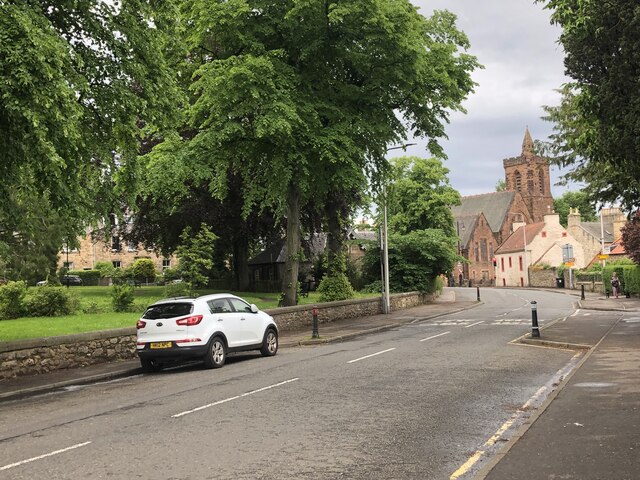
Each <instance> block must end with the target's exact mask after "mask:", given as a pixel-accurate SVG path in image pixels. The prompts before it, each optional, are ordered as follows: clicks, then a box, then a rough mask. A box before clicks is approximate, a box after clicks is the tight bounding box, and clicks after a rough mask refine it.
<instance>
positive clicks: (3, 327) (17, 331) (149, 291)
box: [0, 286, 375, 342]
mask: <svg viewBox="0 0 640 480" xmlns="http://www.w3.org/2000/svg"><path fill="white" fill-rule="evenodd" d="M33 288H36V287H33ZM69 290H70V291H71V293H72V294H73V295H75V296H76V297H77V298H78V301H79V304H80V309H79V311H78V313H76V314H75V315H65V316H61V317H24V318H16V319H13V320H0V342H9V341H12V340H21V339H26V338H43V337H55V336H60V335H69V334H73V333H82V332H92V331H98V330H111V329H114V328H124V327H133V326H135V324H136V321H137V320H138V318H140V315H141V314H142V312H143V311H144V309H145V308H146V307H147V306H148V305H151V304H152V303H153V302H155V301H157V300H160V299H162V298H165V294H164V287H155V286H154V287H140V288H136V289H135V292H134V294H135V300H134V305H135V311H134V312H126V313H121V312H118V313H116V312H113V311H111V310H112V308H111V288H110V287H71V288H70V289H69ZM216 292H219V291H215V290H199V291H198V292H197V293H198V295H206V294H208V293H216ZM235 294H236V295H238V296H239V297H242V298H244V299H245V300H246V301H247V302H249V303H255V304H256V305H257V306H258V308H260V309H261V310H268V309H270V308H276V307H277V306H278V299H279V297H280V294H278V293H256V292H239V293H235ZM357 296H358V297H365V296H375V295H371V294H368V295H360V294H358V295H357ZM319 297H320V295H319V294H318V293H316V292H311V293H309V296H308V297H302V298H300V304H301V305H305V304H306V305H309V304H314V303H320V300H319ZM87 311H90V312H97V313H85V312H87Z"/></svg>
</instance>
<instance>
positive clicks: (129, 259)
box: [58, 227, 178, 273]
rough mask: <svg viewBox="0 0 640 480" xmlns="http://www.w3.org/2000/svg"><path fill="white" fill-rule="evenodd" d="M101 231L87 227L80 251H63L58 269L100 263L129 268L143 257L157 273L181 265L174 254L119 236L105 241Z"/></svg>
mask: <svg viewBox="0 0 640 480" xmlns="http://www.w3.org/2000/svg"><path fill="white" fill-rule="evenodd" d="M98 232H100V231H98ZM98 232H96V231H94V230H92V229H91V228H89V227H87V228H86V230H85V235H84V236H83V237H81V238H79V239H78V242H79V247H78V248H66V247H65V248H63V249H62V251H61V252H60V254H59V258H58V268H64V267H66V268H68V269H69V270H91V269H93V268H94V267H95V265H96V263H98V262H108V263H111V265H113V266H114V267H115V268H126V267H129V266H131V265H132V264H133V262H135V261H136V260H138V259H141V258H149V259H151V260H153V263H154V265H155V267H156V272H158V273H160V272H162V271H163V270H166V269H167V268H175V267H176V266H177V265H178V261H177V257H176V256H175V255H171V256H163V255H158V254H157V253H156V252H154V251H153V250H149V249H144V248H143V247H142V246H140V245H131V244H125V243H124V242H122V241H121V239H120V237H119V236H117V235H114V236H111V237H110V238H109V239H105V237H104V235H102V234H101V233H98Z"/></svg>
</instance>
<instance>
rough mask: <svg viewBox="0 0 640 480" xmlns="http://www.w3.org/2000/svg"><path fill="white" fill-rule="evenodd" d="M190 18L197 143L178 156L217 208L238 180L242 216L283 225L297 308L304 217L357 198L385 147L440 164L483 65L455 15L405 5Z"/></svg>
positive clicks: (246, 6) (231, 9)
mask: <svg viewBox="0 0 640 480" xmlns="http://www.w3.org/2000/svg"><path fill="white" fill-rule="evenodd" d="M182 18H183V20H184V22H185V26H186V28H185V31H186V34H187V49H188V52H189V53H188V56H187V65H188V67H189V68H191V71H193V76H192V83H191V85H190V93H191V96H190V98H191V104H190V105H189V108H188V109H187V110H186V114H187V120H188V126H189V128H190V130H192V131H193V132H194V135H193V137H192V138H190V139H188V140H184V141H183V140H177V139H175V140H174V142H173V144H172V147H173V146H178V147H180V150H181V151H183V152H185V153H184V155H185V158H188V159H189V165H191V166H192V167H193V170H194V171H195V172H197V173H196V175H198V177H199V178H200V179H201V181H203V182H205V183H206V185H207V186H208V188H209V190H210V192H211V194H212V196H214V197H216V198H219V199H223V198H224V197H225V196H226V195H227V194H228V192H229V186H228V172H230V171H231V172H233V173H234V174H237V175H239V176H240V177H241V179H242V183H243V198H242V208H243V214H244V215H245V216H247V215H248V214H249V213H250V212H251V211H252V210H253V209H254V208H256V207H257V208H258V209H264V208H268V209H270V210H272V211H274V212H276V214H277V215H279V216H280V217H282V216H284V217H286V219H287V222H286V228H287V234H286V237H287V252H288V258H287V263H286V267H285V272H286V273H285V275H286V278H285V279H284V281H283V285H284V290H285V304H287V305H293V304H295V291H296V284H297V274H298V261H299V249H300V237H301V222H300V218H301V215H302V212H303V211H304V207H305V206H306V205H308V204H309V203H310V202H311V201H312V200H311V199H314V200H313V202H318V203H319V204H321V205H323V204H324V205H326V204H328V203H329V202H328V200H329V199H330V198H336V195H338V194H340V193H341V192H348V193H350V192H362V191H363V190H364V189H363V185H365V183H366V179H367V178H369V179H372V180H373V181H374V182H376V181H377V180H378V179H379V178H380V175H381V173H383V171H384V170H385V165H386V160H385V153H386V148H387V146H388V145H389V144H393V143H396V142H399V141H402V140H403V139H405V138H406V137H407V136H408V135H409V134H410V133H412V134H414V135H416V136H418V137H425V138H428V140H429V148H430V150H431V151H432V152H434V153H435V154H438V155H441V154H442V150H441V148H440V146H439V145H438V143H437V139H438V138H442V137H444V136H445V133H444V124H445V123H446V122H447V121H448V116H449V112H451V111H454V110H462V107H461V102H462V101H463V100H464V98H465V97H466V96H467V95H468V94H469V93H470V92H471V91H472V88H473V82H472V80H471V78H470V72H471V71H472V70H473V69H474V68H476V67H477V66H478V64H477V62H476V60H475V58H474V57H472V56H470V55H467V54H466V53H464V50H465V49H466V48H468V46H469V45H468V40H467V38H466V37H465V35H464V34H463V33H462V32H460V31H458V30H457V29H456V27H455V17H454V16H453V15H452V14H450V13H448V12H436V13H435V14H434V15H433V17H432V18H429V19H426V18H424V17H422V16H421V15H419V14H418V12H417V10H416V8H415V7H414V6H413V5H411V3H410V2H409V1H408V0H401V1H390V0H348V1H340V2H337V1H329V0H328V1H325V2H316V1H309V0H305V1H293V0H279V1H273V0H258V1H251V2H249V1H247V0H238V1H233V2H211V1H208V0H192V1H189V2H184V3H183V9H182ZM182 147H184V149H183V148H182ZM157 148H167V147H161V146H159V147H157ZM340 196H341V199H342V200H344V199H346V200H347V201H348V202H353V201H354V199H357V198H359V195H357V194H356V195H340Z"/></svg>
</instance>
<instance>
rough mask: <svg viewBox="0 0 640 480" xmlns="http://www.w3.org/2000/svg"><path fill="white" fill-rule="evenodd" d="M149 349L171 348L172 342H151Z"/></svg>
mask: <svg viewBox="0 0 640 480" xmlns="http://www.w3.org/2000/svg"><path fill="white" fill-rule="evenodd" d="M149 348H171V342H151V344H149Z"/></svg>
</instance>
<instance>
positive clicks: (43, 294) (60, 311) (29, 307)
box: [25, 285, 75, 317]
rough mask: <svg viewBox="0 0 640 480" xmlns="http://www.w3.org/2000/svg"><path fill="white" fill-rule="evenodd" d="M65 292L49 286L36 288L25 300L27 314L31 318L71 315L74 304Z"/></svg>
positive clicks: (63, 289)
mask: <svg viewBox="0 0 640 480" xmlns="http://www.w3.org/2000/svg"><path fill="white" fill-rule="evenodd" d="M67 290H68V289H66V288H62V287H56V286H49V285H47V286H44V287H39V288H36V289H35V290H33V291H32V292H30V294H29V295H28V296H27V298H26V302H25V306H26V311H27V314H28V315H29V316H31V317H55V316H58V315H69V314H71V313H73V310H74V306H75V304H74V302H73V300H72V298H71V295H70V294H69V292H68V291H67Z"/></svg>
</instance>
